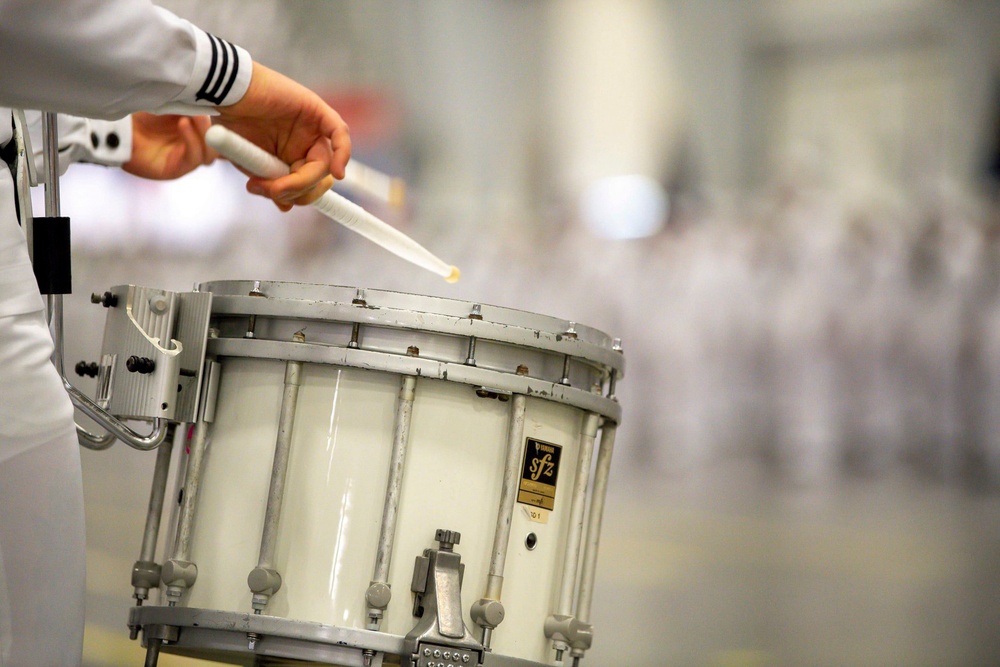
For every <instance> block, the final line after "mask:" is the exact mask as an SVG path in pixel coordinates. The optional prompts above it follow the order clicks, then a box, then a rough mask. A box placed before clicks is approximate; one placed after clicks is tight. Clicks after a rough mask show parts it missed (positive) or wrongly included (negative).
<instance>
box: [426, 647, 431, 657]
mask: <svg viewBox="0 0 1000 667" xmlns="http://www.w3.org/2000/svg"><path fill="white" fill-rule="evenodd" d="M424 655H426V656H427V657H428V658H429V657H431V650H430V649H429V648H425V649H424Z"/></svg>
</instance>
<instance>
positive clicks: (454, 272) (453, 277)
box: [445, 266, 462, 283]
mask: <svg viewBox="0 0 1000 667" xmlns="http://www.w3.org/2000/svg"><path fill="white" fill-rule="evenodd" d="M461 275H462V272H461V271H459V270H458V267H457V266H452V267H451V273H449V274H448V276H447V277H446V278H445V280H447V281H448V282H450V283H457V282H458V279H459V277H460V276H461Z"/></svg>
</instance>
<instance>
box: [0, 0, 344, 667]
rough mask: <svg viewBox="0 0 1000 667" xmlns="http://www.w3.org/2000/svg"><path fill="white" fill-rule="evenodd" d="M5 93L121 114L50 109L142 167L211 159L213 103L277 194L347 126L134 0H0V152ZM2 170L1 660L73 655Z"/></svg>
mask: <svg viewBox="0 0 1000 667" xmlns="http://www.w3.org/2000/svg"><path fill="white" fill-rule="evenodd" d="M11 108H15V109H42V110H46V111H58V112H65V113H67V114H75V115H77V116H82V117H91V118H98V119H108V120H109V121H114V119H121V118H123V117H126V116H128V114H135V115H133V116H131V118H130V119H127V120H125V121H120V120H119V121H117V122H105V123H102V122H100V121H94V122H91V121H84V120H81V119H79V118H77V119H73V118H69V117H60V125H61V127H62V129H63V131H64V132H65V136H64V138H63V140H62V141H61V142H60V154H61V161H62V159H65V160H67V161H68V160H70V159H83V160H87V161H96V162H100V163H104V164H120V165H122V166H123V167H124V168H125V169H126V170H127V171H129V172H131V173H133V174H137V175H139V176H144V177H147V178H175V177H177V176H180V175H183V174H185V173H187V172H189V171H191V170H192V169H194V168H196V167H197V166H199V165H201V164H205V163H208V162H210V161H211V160H212V159H213V157H214V154H213V153H212V152H211V151H210V150H209V149H208V148H207V147H206V146H205V144H204V140H203V135H204V131H205V129H207V127H208V124H209V120H208V119H207V118H206V117H205V116H204V114H217V115H215V118H214V121H213V122H216V123H220V124H222V125H225V126H227V127H229V128H230V129H232V130H233V131H235V132H237V133H239V134H242V135H243V136H245V137H247V138H248V139H250V140H251V141H253V142H254V143H256V144H258V145H259V146H261V147H263V148H265V149H266V150H268V151H269V152H271V153H274V154H276V155H278V156H279V157H281V158H282V159H283V160H284V161H285V162H287V163H289V164H291V165H292V167H293V169H292V173H291V174H289V175H288V176H284V177H281V178H278V179H274V180H266V179H260V178H250V179H249V181H248V183H247V189H248V190H249V191H251V192H253V193H256V194H260V195H263V196H266V197H269V198H271V199H272V200H273V201H274V202H275V204H276V205H277V206H278V207H279V208H281V209H282V210H288V209H290V208H291V206H292V205H298V204H303V205H304V204H309V203H311V202H312V201H314V200H315V199H317V198H318V197H319V196H320V195H322V194H323V192H325V191H326V189H328V188H329V187H330V185H331V184H332V182H333V177H337V178H342V177H343V172H344V167H345V166H346V163H347V161H348V159H349V157H350V138H349V135H348V130H347V126H346V125H345V124H344V122H343V120H342V119H341V118H340V116H339V115H338V114H337V113H336V112H335V111H334V110H333V109H331V108H330V107H329V106H328V105H327V104H326V103H324V102H323V101H322V100H321V99H320V98H319V97H318V96H317V95H315V94H314V93H312V92H311V91H309V90H308V89H306V88H304V87H302V86H300V85H299V84H297V83H295V82H293V81H291V80H289V79H287V78H285V77H284V76H282V75H280V74H278V73H276V72H274V71H272V70H269V69H268V68H266V67H264V66H262V65H260V64H259V63H253V62H252V61H251V58H250V56H249V54H248V53H246V51H244V50H243V49H241V48H239V47H237V46H235V45H232V44H229V43H228V42H225V41H224V40H221V39H218V38H216V37H214V36H211V35H209V34H208V33H206V32H204V31H202V30H200V29H199V28H197V27H195V26H193V25H192V24H191V23H189V22H187V21H185V20H182V19H180V18H178V17H176V16H174V15H173V14H170V13H169V12H167V11H165V10H163V9H161V8H157V7H154V6H153V5H152V4H151V3H150V2H148V0H58V1H57V0H0V152H4V153H5V154H7V155H9V154H10V153H11V151H9V150H8V151H4V150H3V149H4V148H10V147H9V146H8V144H10V142H12V141H15V138H14V135H15V132H14V128H13V125H12V113H11V111H10V109H11ZM141 111H149V112H156V113H158V114H182V115H150V114H146V113H137V112H141ZM29 124H30V123H29ZM28 134H29V135H30V134H31V133H30V132H28ZM112 135H114V138H113V139H112ZM36 143H37V144H40V141H38V138H37V135H36ZM88 144H89V145H88ZM34 148H35V149H36V151H37V150H39V149H40V146H39V145H36V146H34ZM22 162H23V161H22ZM62 168H65V164H64V165H62ZM12 171H13V172H16V171H17V169H16V168H15V169H13V170H12V169H9V168H8V167H7V166H6V165H4V164H3V163H0V667H31V666H35V665H37V666H39V667H59V666H62V665H78V664H79V663H80V660H81V653H82V642H83V610H84V576H85V551H84V520H83V494H82V481H81V473H80V457H79V449H78V448H79V445H78V444H77V437H76V430H75V426H74V424H73V409H72V406H71V404H70V401H69V398H68V396H67V395H66V393H65V391H64V390H63V387H62V383H61V380H60V378H59V377H58V376H57V374H56V371H55V368H54V367H53V366H52V364H51V363H50V357H51V354H52V350H53V345H52V341H51V338H50V336H49V332H48V327H47V325H46V322H45V318H44V306H43V302H42V298H41V296H40V295H39V292H38V288H37V284H36V282H35V278H34V274H33V272H32V268H31V265H30V263H29V259H28V251H27V247H26V244H25V239H24V234H23V232H22V230H21V227H20V226H19V222H18V216H17V212H16V206H15V199H16V197H15V176H14V174H13V173H12ZM102 194H108V196H113V194H110V193H102ZM20 199H22V200H23V199H24V198H23V197H21V198H20ZM21 205H22V208H24V206H25V202H24V201H21Z"/></svg>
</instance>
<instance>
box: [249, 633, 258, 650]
mask: <svg viewBox="0 0 1000 667" xmlns="http://www.w3.org/2000/svg"><path fill="white" fill-rule="evenodd" d="M258 639H260V635H258V634H257V633H256V632H248V633H247V650H248V651H253V650H254V649H256V648H257V640H258Z"/></svg>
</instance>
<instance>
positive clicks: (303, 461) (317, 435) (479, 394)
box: [131, 281, 624, 667]
mask: <svg viewBox="0 0 1000 667" xmlns="http://www.w3.org/2000/svg"><path fill="white" fill-rule="evenodd" d="M200 291H202V292H208V293H211V295H212V306H211V328H210V329H209V335H208V345H207V361H206V364H207V365H206V371H205V378H206V379H205V381H204V385H203V386H204V389H203V391H202V404H203V407H202V418H201V419H200V420H199V422H198V423H197V425H196V426H195V427H194V429H193V430H194V437H193V440H192V441H191V442H190V445H189V447H188V449H189V454H188V455H187V456H186V457H185V458H184V462H183V466H184V473H183V474H182V475H179V476H178V477H179V479H180V482H178V484H179V486H182V487H183V493H180V489H178V493H177V494H175V495H174V496H173V497H180V498H182V500H181V502H180V503H179V504H177V505H176V507H175V509H174V511H173V512H172V515H171V517H170V520H169V523H168V526H169V529H168V530H169V534H170V538H169V539H168V540H166V544H165V545H164V548H163V549H162V550H161V551H162V556H163V559H162V560H161V562H162V563H163V571H162V577H161V579H162V584H161V587H162V590H161V595H160V599H159V603H160V604H159V605H148V604H147V605H146V606H142V607H136V608H134V609H133V612H132V617H131V625H133V626H134V627H136V628H142V630H143V631H144V637H145V640H146V642H147V645H149V646H150V647H151V648H150V650H151V651H152V650H153V649H154V648H155V650H156V651H159V650H167V651H174V652H178V653H182V654H188V655H196V656H201V657H209V658H214V659H227V656H229V657H230V658H232V659H233V660H239V659H246V658H247V657H248V655H251V656H252V655H257V656H266V657H270V658H277V657H280V658H291V659H301V660H310V661H315V662H323V663H333V664H344V665H348V664H359V665H360V664H373V663H378V662H379V661H381V660H382V659H383V657H385V656H393V655H396V656H400V657H399V658H398V660H400V661H402V662H403V664H414V665H434V666H444V665H463V667H464V666H465V665H475V664H477V663H478V664H494V665H502V664H507V663H505V662H504V661H505V660H506V661H508V662H509V664H512V665H513V664H523V663H521V662H519V661H530V662H533V663H549V662H550V661H551V659H552V657H553V653H552V650H553V648H555V650H556V651H558V653H557V654H556V655H557V656H558V657H562V656H563V654H564V652H569V651H572V652H573V655H576V656H579V655H582V652H583V651H584V650H586V648H587V647H588V646H589V642H590V627H589V624H588V623H587V621H588V620H589V619H588V616H589V605H590V590H591V587H592V583H593V570H594V563H595V562H596V549H597V540H598V537H599V532H600V512H601V510H602V506H603V496H604V484H605V483H606V481H607V474H608V469H609V466H610V454H611V448H612V446H613V439H614V430H615V427H616V425H617V423H618V421H619V420H620V408H619V406H618V403H617V401H616V400H615V398H614V382H615V380H616V378H617V377H618V376H620V375H621V373H622V372H623V367H624V362H623V357H622V354H621V350H620V346H619V345H617V341H613V340H612V339H611V338H609V337H608V336H606V335H605V334H603V333H601V332H599V331H596V330H594V329H592V328H589V327H585V326H581V325H578V324H576V323H572V322H566V321H563V320H558V319H555V318H551V317H546V316H542V315H535V314H531V313H526V312H521V311H516V310H512V309H507V308H498V307H492V306H487V305H480V304H472V303H468V302H463V301H457V300H451V299H443V298H434V297H425V296H416V295H411V294H403V293H396V292H388V291H379V290H358V289H354V288H345V287H335V286H324V285H307V284H294V283H279V282H272V283H268V282H264V283H260V282H246V281H221V282H212V283H207V284H204V285H202V286H201V287H200ZM599 434H600V437H598V435H599ZM595 440H597V441H598V442H600V453H599V456H598V462H597V465H596V468H595V466H594V465H593V464H592V457H593V453H594V451H595ZM595 469H596V472H594V473H593V475H592V470H595ZM161 483H163V482H162V481H161ZM167 497H170V495H169V494H168V495H167ZM588 505H589V506H590V519H589V527H588V528H587V529H585V524H586V523H587V521H586V512H585V509H586V508H587V507H588ZM140 601H141V600H140ZM154 660H155V658H154ZM390 660H391V661H393V662H395V661H396V660H397V658H390Z"/></svg>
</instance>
